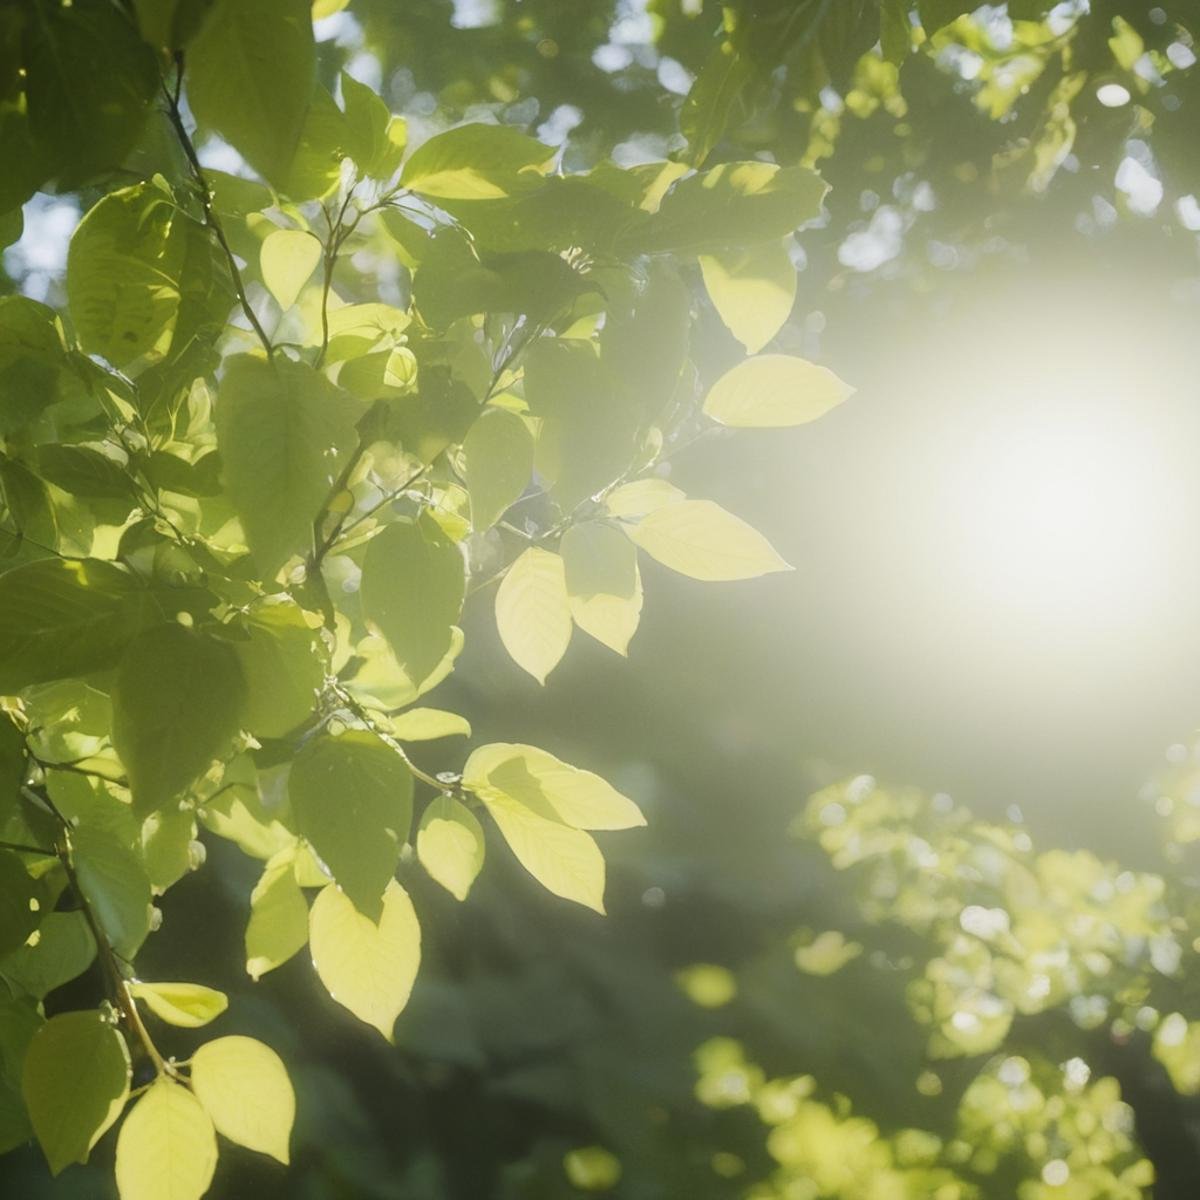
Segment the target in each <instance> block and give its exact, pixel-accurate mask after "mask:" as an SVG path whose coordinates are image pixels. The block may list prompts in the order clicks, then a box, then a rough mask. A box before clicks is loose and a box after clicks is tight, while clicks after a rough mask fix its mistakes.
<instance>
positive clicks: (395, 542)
mask: <svg viewBox="0 0 1200 1200" xmlns="http://www.w3.org/2000/svg"><path fill="white" fill-rule="evenodd" d="M465 588H466V567H465V564H464V562H463V556H462V551H461V550H460V549H459V548H458V546H456V545H455V544H454V542H453V541H451V540H450V538H448V537H447V536H446V534H445V533H444V532H443V531H442V530H441V528H440V527H439V526H438V525H437V523H436V522H434V521H433V520H432V519H430V518H428V517H425V518H422V519H419V520H416V521H412V520H408V519H402V520H399V521H395V522H393V523H392V524H390V525H388V526H387V528H386V529H384V530H383V532H382V533H381V534H380V535H379V536H378V537H376V538H374V539H373V540H372V541H371V543H370V545H369V546H368V547H367V553H366V557H365V558H364V560H363V575H362V605H363V613H364V615H365V616H366V618H367V619H368V620H369V621H371V622H373V623H374V624H375V625H376V626H377V627H378V629H379V631H380V633H382V634H383V636H384V637H385V638H387V641H388V645H389V646H391V648H392V653H393V654H394V655H395V656H396V661H397V662H398V663H399V664H400V666H401V667H402V668H403V669H404V672H405V674H407V675H408V677H409V678H410V679H413V680H420V679H424V678H425V677H426V676H427V675H428V674H429V673H430V672H431V671H432V670H433V669H434V667H436V666H437V664H438V663H439V662H440V661H441V660H442V659H443V658H445V656H446V652H447V650H448V649H449V648H450V642H451V637H452V634H451V629H452V627H453V625H454V622H455V621H456V620H457V619H458V616H459V613H460V612H461V610H462V603H463V596H464V594H465Z"/></svg>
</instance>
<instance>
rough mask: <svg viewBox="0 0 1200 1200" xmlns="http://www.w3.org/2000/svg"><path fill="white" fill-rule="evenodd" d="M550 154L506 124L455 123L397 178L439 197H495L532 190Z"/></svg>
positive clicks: (420, 151)
mask: <svg viewBox="0 0 1200 1200" xmlns="http://www.w3.org/2000/svg"><path fill="white" fill-rule="evenodd" d="M554 156H555V150H554V148H553V147H552V146H545V145H543V144H542V143H541V142H537V141H534V139H533V138H531V137H527V136H526V135H525V134H523V133H521V132H519V131H518V130H516V129H513V128H512V127H511V126H508V125H460V126H459V127H458V128H457V129H450V130H447V131H446V132H445V133H439V134H437V135H436V136H435V137H431V138H430V139H429V141H427V142H426V143H425V144H424V145H423V146H421V147H420V148H419V149H418V150H417V151H416V153H414V154H413V156H412V157H411V158H410V159H409V160H408V162H407V163H405V165H404V171H403V173H402V175H401V176H400V182H401V183H403V184H404V186H405V187H407V188H411V189H412V190H413V191H414V192H420V193H421V194H422V195H424V196H436V197H439V198H441V199H444V200H495V199H499V198H500V197H503V196H512V195H517V194H519V193H521V192H527V191H530V190H533V189H536V188H537V187H538V186H539V185H540V184H541V183H542V176H543V175H544V174H545V172H546V171H547V170H549V168H550V164H551V162H552V161H553V159H554Z"/></svg>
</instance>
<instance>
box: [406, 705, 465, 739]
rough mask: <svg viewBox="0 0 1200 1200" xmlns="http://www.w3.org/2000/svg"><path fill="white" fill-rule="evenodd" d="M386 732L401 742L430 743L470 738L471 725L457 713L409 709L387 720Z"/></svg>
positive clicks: (436, 709) (438, 709)
mask: <svg viewBox="0 0 1200 1200" xmlns="http://www.w3.org/2000/svg"><path fill="white" fill-rule="evenodd" d="M388 732H390V733H391V735H392V736H393V737H394V738H398V739H399V740H400V741H402V742H431V741H433V740H434V739H435V738H444V737H470V736H471V723H470V722H469V721H468V720H467V718H466V717H460V716H459V715H458V713H452V712H446V711H445V710H444V709H440V708H410V709H409V710H408V711H407V712H402V713H398V714H397V715H396V716H394V717H391V718H389V720H388Z"/></svg>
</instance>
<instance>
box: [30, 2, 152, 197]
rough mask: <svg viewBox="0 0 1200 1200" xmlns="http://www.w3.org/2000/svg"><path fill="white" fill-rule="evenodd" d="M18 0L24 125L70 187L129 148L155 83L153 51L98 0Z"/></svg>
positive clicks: (112, 164) (115, 163) (111, 165)
mask: <svg viewBox="0 0 1200 1200" xmlns="http://www.w3.org/2000/svg"><path fill="white" fill-rule="evenodd" d="M23 7H27V8H28V10H29V11H30V12H31V14H32V20H31V22H30V28H29V29H28V30H27V35H26V38H25V47H26V50H25V55H24V63H23V70H24V77H25V101H26V105H27V107H28V118H29V129H30V132H31V133H32V135H33V137H34V139H35V140H36V143H37V146H38V148H39V150H40V151H41V152H42V153H43V154H44V155H45V156H46V158H47V160H48V162H49V164H51V165H50V169H51V171H52V172H53V173H54V174H55V175H56V176H57V178H58V182H59V185H60V187H61V189H62V190H63V191H72V190H74V189H75V188H77V187H78V186H79V184H81V183H82V182H83V181H84V180H86V179H89V178H90V177H91V176H93V175H96V174H98V173H99V172H101V171H112V170H116V169H117V168H118V167H120V166H121V163H122V160H123V159H124V158H125V156H126V155H127V154H128V153H129V151H130V150H131V149H132V148H133V145H134V143H135V142H136V141H137V138H138V135H139V134H140V132H141V129H142V125H143V123H144V122H145V119H146V114H147V112H148V111H149V104H150V101H151V100H152V99H153V97H154V94H155V90H156V89H157V87H158V71H157V70H156V68H155V62H154V55H153V53H152V52H151V50H150V48H149V47H148V46H147V45H146V44H145V43H144V42H143V41H142V40H141V38H140V37H139V36H138V31H137V29H136V28H135V27H134V25H133V23H132V22H131V21H130V20H129V19H128V17H126V16H125V14H124V13H123V12H122V11H121V10H120V9H119V8H117V7H115V6H114V5H112V4H107V3H105V2H104V0H75V3H73V4H69V5H68V4H40V3H38V4H32V5H28V6H23ZM101 48H102V52H103V56H104V70H102V71H98V70H96V55H97V52H98V51H99V50H101Z"/></svg>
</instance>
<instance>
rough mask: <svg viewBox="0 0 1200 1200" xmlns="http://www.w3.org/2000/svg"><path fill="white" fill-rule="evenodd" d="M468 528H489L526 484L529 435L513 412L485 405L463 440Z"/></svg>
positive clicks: (530, 464)
mask: <svg viewBox="0 0 1200 1200" xmlns="http://www.w3.org/2000/svg"><path fill="white" fill-rule="evenodd" d="M463 455H464V456H465V459H466V476H467V491H468V493H469V494H470V497H471V527H472V528H473V529H474V530H475V531H476V532H477V533H481V532H483V531H484V530H485V529H490V528H491V527H492V526H493V525H495V523H496V522H497V521H498V520H499V519H500V517H501V516H503V514H504V512H505V510H506V509H507V508H508V507H509V505H510V504H512V503H513V502H514V501H515V500H517V499H518V498H519V497H520V495H521V493H522V492H523V491H524V490H525V489H526V487H528V486H529V479H530V476H531V474H532V473H533V434H531V433H530V432H529V426H528V425H527V424H526V423H525V422H524V421H523V420H521V418H520V417H518V416H517V415H516V414H515V413H510V412H505V411H504V410H503V409H501V408H489V409H487V410H485V411H484V413H483V415H482V416H481V417H480V418H479V420H478V421H476V422H475V424H474V425H472V426H471V429H470V431H469V432H468V433H467V437H466V440H465V441H464V442H463Z"/></svg>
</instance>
